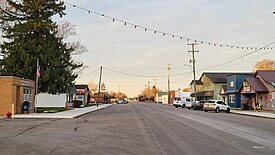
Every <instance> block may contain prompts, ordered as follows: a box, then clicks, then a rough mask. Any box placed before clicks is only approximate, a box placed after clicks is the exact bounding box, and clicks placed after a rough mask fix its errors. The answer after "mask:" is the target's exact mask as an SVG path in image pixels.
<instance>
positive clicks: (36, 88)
mask: <svg viewBox="0 0 275 155" xmlns="http://www.w3.org/2000/svg"><path fill="white" fill-rule="evenodd" d="M35 75H36V81H35V107H34V112H35V113H37V95H38V94H37V93H38V79H39V77H40V66H39V59H38V58H37V60H36V74H35Z"/></svg>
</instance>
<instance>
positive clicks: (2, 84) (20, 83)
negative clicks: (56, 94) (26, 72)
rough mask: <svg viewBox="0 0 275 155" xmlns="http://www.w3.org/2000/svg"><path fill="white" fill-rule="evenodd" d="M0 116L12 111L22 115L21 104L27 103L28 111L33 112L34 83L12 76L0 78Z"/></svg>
mask: <svg viewBox="0 0 275 155" xmlns="http://www.w3.org/2000/svg"><path fill="white" fill-rule="evenodd" d="M0 90H1V91H0V116H4V115H5V114H6V113H7V112H11V111H12V109H11V108H12V103H13V104H14V112H15V113H16V114H19V113H22V107H23V102H24V101H28V102H29V107H28V111H29V112H33V111H34V97H35V82H34V81H32V80H28V79H21V78H18V77H13V76H0Z"/></svg>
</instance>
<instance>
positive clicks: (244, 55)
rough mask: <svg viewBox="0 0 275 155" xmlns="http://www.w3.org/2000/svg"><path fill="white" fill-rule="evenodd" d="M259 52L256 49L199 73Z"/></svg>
mask: <svg viewBox="0 0 275 155" xmlns="http://www.w3.org/2000/svg"><path fill="white" fill-rule="evenodd" d="M274 43H275V42H272V43H270V44H268V45H266V46H264V47H267V46H270V45H272V44H274ZM260 50H261V49H256V50H254V51H252V52H249V53H247V54H243V55H241V56H239V57H236V58H234V59H231V60H228V61H226V62H223V63H220V64H217V65H214V66H211V67H208V68H203V69H200V71H201V70H208V69H213V68H216V67H220V66H222V65H225V64H228V63H231V62H232V61H236V60H239V59H241V58H244V57H246V56H249V55H251V54H253V53H256V52H258V51H260Z"/></svg>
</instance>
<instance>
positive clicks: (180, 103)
mask: <svg viewBox="0 0 275 155" xmlns="http://www.w3.org/2000/svg"><path fill="white" fill-rule="evenodd" d="M192 101H194V100H193V99H191V98H188V97H175V100H174V102H173V106H175V107H176V108H178V107H182V108H185V107H186V104H187V103H189V102H192Z"/></svg>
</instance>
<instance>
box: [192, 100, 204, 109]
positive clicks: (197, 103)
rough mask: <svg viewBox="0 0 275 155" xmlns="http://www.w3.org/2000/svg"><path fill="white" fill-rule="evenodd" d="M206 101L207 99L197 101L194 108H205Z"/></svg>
mask: <svg viewBox="0 0 275 155" xmlns="http://www.w3.org/2000/svg"><path fill="white" fill-rule="evenodd" d="M205 102H206V101H205V100H201V101H197V102H196V103H195V104H194V105H193V108H194V110H203V106H204V103H205Z"/></svg>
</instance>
